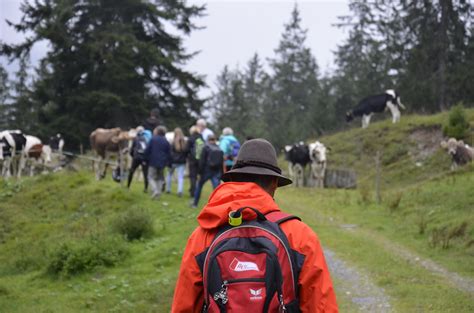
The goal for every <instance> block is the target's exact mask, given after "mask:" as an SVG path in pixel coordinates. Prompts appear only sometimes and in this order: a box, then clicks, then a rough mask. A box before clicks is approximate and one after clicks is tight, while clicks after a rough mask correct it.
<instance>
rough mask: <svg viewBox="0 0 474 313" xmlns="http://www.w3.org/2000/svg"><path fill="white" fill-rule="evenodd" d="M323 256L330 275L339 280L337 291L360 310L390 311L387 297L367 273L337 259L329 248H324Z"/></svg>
mask: <svg viewBox="0 0 474 313" xmlns="http://www.w3.org/2000/svg"><path fill="white" fill-rule="evenodd" d="M324 256H325V257H326V262H327V264H328V267H329V270H330V272H331V276H333V277H334V278H335V279H337V280H338V281H340V285H339V288H338V289H339V290H338V291H339V292H343V293H344V294H345V296H346V297H348V298H350V299H351V301H352V302H353V303H354V304H355V305H356V306H357V308H358V309H359V311H360V312H378V313H385V312H392V308H391V306H390V301H389V297H388V296H387V295H386V294H385V291H384V290H383V288H380V287H378V286H376V285H375V284H374V283H373V282H371V280H370V279H369V275H367V274H365V273H363V272H362V271H361V270H359V269H356V268H355V267H352V266H350V265H348V264H347V263H346V262H344V261H343V260H341V259H338V258H337V257H336V256H335V254H334V252H332V251H331V250H328V249H326V248H325V249H324Z"/></svg>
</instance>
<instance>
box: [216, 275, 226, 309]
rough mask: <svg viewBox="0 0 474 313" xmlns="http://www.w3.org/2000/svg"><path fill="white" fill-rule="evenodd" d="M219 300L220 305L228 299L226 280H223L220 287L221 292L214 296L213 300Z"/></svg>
mask: <svg viewBox="0 0 474 313" xmlns="http://www.w3.org/2000/svg"><path fill="white" fill-rule="evenodd" d="M219 299H220V300H221V302H222V304H226V303H227V301H229V299H228V298H227V280H224V282H223V283H222V286H221V290H219V291H218V292H216V293H215V294H214V300H215V301H218V300H219Z"/></svg>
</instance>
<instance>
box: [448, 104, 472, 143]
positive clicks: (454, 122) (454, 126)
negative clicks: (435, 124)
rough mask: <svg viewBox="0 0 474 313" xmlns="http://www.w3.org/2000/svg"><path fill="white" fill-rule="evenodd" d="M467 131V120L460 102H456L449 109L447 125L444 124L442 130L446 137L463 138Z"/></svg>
mask: <svg viewBox="0 0 474 313" xmlns="http://www.w3.org/2000/svg"><path fill="white" fill-rule="evenodd" d="M468 131H469V122H468V121H467V118H466V113H465V112H464V107H463V105H462V104H457V105H455V106H453V107H452V108H451V110H450V111H449V121H448V125H446V126H444V129H443V132H444V134H445V135H446V136H448V137H454V138H456V139H458V140H459V139H463V138H465V137H466V135H467V132H468Z"/></svg>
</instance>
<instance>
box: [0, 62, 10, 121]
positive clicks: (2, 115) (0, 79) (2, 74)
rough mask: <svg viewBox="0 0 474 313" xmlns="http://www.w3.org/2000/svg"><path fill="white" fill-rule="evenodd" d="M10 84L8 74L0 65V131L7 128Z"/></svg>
mask: <svg viewBox="0 0 474 313" xmlns="http://www.w3.org/2000/svg"><path fill="white" fill-rule="evenodd" d="M9 97H10V82H9V79H8V72H7V71H6V70H5V68H4V67H3V66H2V65H1V64H0V130H3V129H7V128H9V115H10V114H9V104H8V99H9Z"/></svg>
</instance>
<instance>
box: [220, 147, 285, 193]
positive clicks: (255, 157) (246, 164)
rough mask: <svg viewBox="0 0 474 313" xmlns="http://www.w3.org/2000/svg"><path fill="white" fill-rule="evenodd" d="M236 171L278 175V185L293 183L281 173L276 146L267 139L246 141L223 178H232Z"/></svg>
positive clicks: (224, 179) (225, 179)
mask: <svg viewBox="0 0 474 313" xmlns="http://www.w3.org/2000/svg"><path fill="white" fill-rule="evenodd" d="M234 173H241V174H254V175H266V176H275V177H278V187H282V186H286V185H289V184H291V183H292V181H291V179H289V178H287V177H285V176H283V175H281V169H280V168H279V167H278V164H277V156H276V151H275V148H273V146H272V144H271V143H270V142H268V141H267V140H265V139H252V140H248V141H246V142H244V144H243V145H242V147H240V151H239V154H238V155H237V158H236V160H235V164H234V166H232V169H231V170H230V171H228V172H226V173H224V174H223V175H222V180H223V181H225V182H227V181H230V180H231V177H230V176H231V175H232V174H234Z"/></svg>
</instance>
